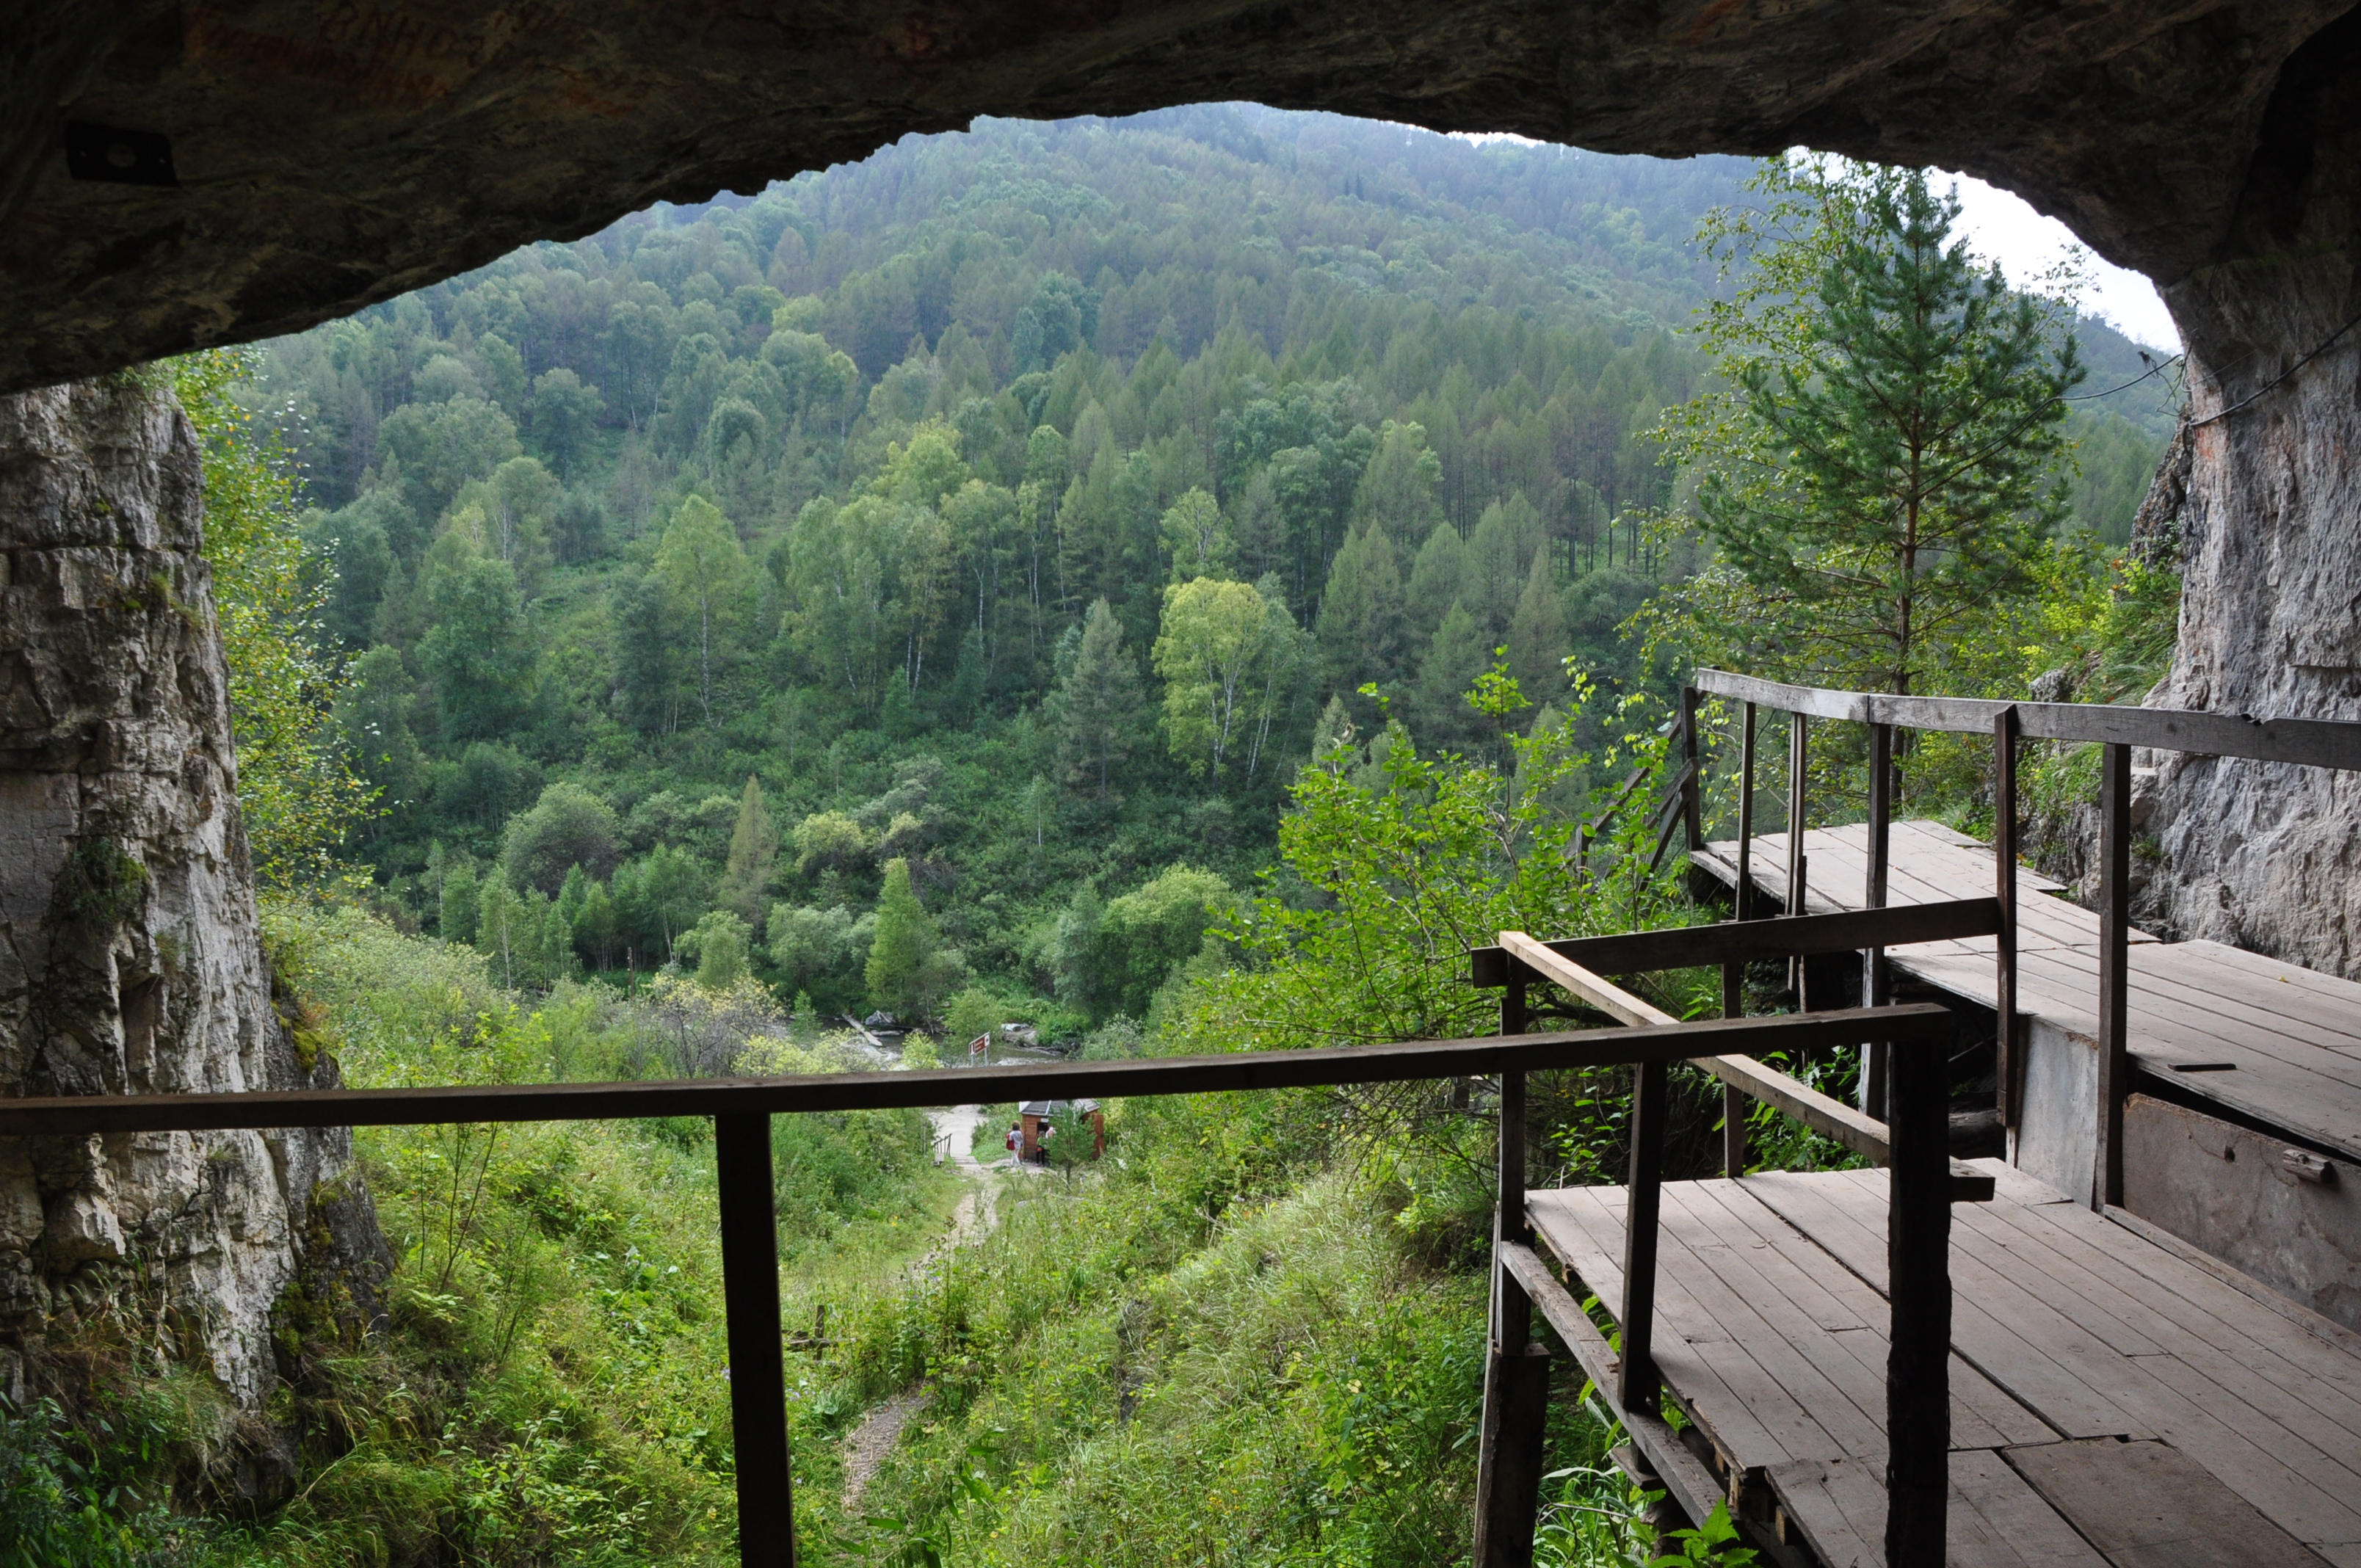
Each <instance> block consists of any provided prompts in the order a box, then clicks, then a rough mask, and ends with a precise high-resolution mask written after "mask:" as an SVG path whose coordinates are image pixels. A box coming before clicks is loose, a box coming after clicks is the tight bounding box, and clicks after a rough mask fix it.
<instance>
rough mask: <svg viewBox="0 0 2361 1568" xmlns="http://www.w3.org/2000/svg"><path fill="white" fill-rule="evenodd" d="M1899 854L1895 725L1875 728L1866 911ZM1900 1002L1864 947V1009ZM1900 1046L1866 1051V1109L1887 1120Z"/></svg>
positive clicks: (1876, 955)
mask: <svg viewBox="0 0 2361 1568" xmlns="http://www.w3.org/2000/svg"><path fill="white" fill-rule="evenodd" d="M1893 854H1894V726H1892V725H1891V724H1872V725H1871V726H1870V727H1869V878H1868V883H1869V885H1868V887H1867V888H1866V889H1865V890H1864V892H1863V894H1862V898H1863V905H1862V906H1863V907H1864V908H1869V909H1883V908H1884V907H1885V884H1886V880H1887V876H1888V872H1889V868H1890V867H1891V865H1892V862H1893ZM1893 1000H1894V996H1893V982H1892V979H1891V976H1890V975H1889V974H1888V972H1887V970H1886V966H1885V949H1884V948H1864V949H1863V950H1862V952H1861V1005H1862V1006H1863V1007H1883V1006H1884V1005H1885V1004H1886V1003H1889V1002H1891V1001H1893ZM1893 1054H1894V1047H1892V1046H1890V1045H1888V1044H1885V1043H1883V1042H1882V1041H1880V1042H1876V1043H1872V1044H1871V1045H1866V1046H1863V1047H1861V1109H1862V1110H1864V1111H1866V1112H1868V1113H1870V1114H1871V1115H1872V1116H1876V1117H1880V1118H1883V1117H1886V1116H1887V1115H1888V1114H1889V1112H1888V1108H1887V1105H1886V1100H1887V1084H1888V1083H1889V1081H1890V1077H1889V1074H1890V1072H1891V1068H1890V1062H1891V1058H1892V1057H1893Z"/></svg>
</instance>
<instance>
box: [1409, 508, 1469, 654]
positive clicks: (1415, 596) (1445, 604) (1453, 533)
mask: <svg viewBox="0 0 2361 1568" xmlns="http://www.w3.org/2000/svg"><path fill="white" fill-rule="evenodd" d="M1465 555H1466V548H1465V546H1464V545H1463V544H1462V543H1461V541H1460V538H1459V531H1458V530H1457V529H1455V528H1454V527H1452V526H1451V525H1450V524H1449V523H1447V522H1446V523H1444V524H1443V525H1442V526H1441V527H1439V528H1437V529H1436V530H1435V531H1434V532H1433V533H1430V534H1428V535H1427V536H1426V543H1424V544H1422V545H1421V546H1419V552H1418V559H1417V560H1416V561H1415V562H1414V563H1412V564H1411V569H1410V591H1409V593H1408V595H1407V596H1406V602H1407V606H1408V609H1409V611H1410V625H1411V633H1412V635H1414V636H1418V637H1426V636H1431V635H1433V631H1434V629H1435V628H1436V627H1438V626H1440V625H1442V624H1443V618H1444V614H1445V613H1446V612H1448V611H1449V610H1450V609H1451V601H1452V600H1454V599H1455V598H1458V597H1459V591H1460V576H1461V573H1462V570H1463V557H1464V556H1465Z"/></svg>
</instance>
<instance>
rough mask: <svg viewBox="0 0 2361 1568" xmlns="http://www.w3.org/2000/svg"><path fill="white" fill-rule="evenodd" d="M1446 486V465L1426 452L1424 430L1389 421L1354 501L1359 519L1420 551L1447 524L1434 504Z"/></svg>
mask: <svg viewBox="0 0 2361 1568" xmlns="http://www.w3.org/2000/svg"><path fill="white" fill-rule="evenodd" d="M1442 486H1443V463H1442V460H1441V459H1440V458H1438V457H1436V456H1435V455H1434V454H1433V452H1431V451H1429V450H1428V449H1427V444H1426V429H1425V427H1424V426H1422V425H1419V424H1415V423H1405V424H1397V423H1395V422H1393V421H1392V420H1388V421H1386V424H1385V428H1384V429H1383V430H1381V431H1379V432H1378V450H1377V455H1375V456H1374V457H1372V458H1370V459H1369V466H1368V468H1367V470H1366V471H1365V472H1364V473H1363V474H1362V475H1361V484H1360V488H1359V489H1358V490H1357V491H1356V493H1355V495H1354V497H1353V510H1354V514H1355V517H1356V520H1357V521H1360V522H1362V523H1364V524H1370V523H1374V524H1375V525H1376V526H1377V527H1378V528H1379V529H1381V530H1383V531H1384V532H1386V533H1388V534H1389V535H1390V536H1391V537H1392V538H1393V539H1394V540H1396V541H1397V542H1398V543H1400V544H1401V545H1403V546H1404V547H1405V548H1408V549H1411V550H1415V549H1417V548H1418V547H1419V546H1420V545H1422V544H1423V543H1426V535H1427V532H1428V530H1430V529H1432V528H1433V526H1434V525H1435V524H1436V523H1437V522H1439V521H1442V519H1443V508H1442V506H1441V504H1440V503H1438V502H1437V501H1436V499H1435V492H1436V491H1437V490H1439V489H1440V488H1442Z"/></svg>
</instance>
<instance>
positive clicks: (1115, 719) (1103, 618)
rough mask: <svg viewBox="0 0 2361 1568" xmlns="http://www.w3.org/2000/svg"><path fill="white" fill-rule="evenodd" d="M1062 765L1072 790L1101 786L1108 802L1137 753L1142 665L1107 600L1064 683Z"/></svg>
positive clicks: (1087, 624)
mask: <svg viewBox="0 0 2361 1568" xmlns="http://www.w3.org/2000/svg"><path fill="white" fill-rule="evenodd" d="M1057 703H1058V708H1059V715H1060V726H1059V737H1058V740H1059V745H1058V751H1059V761H1060V765H1061V766H1062V767H1063V769H1064V771H1065V775H1066V783H1067V784H1068V785H1069V786H1081V785H1085V784H1095V785H1096V787H1097V790H1098V797H1099V799H1101V800H1104V799H1106V798H1107V792H1108V790H1109V788H1110V787H1111V786H1112V784H1113V783H1114V779H1115V770H1116V769H1117V768H1118V767H1120V766H1121V765H1122V764H1123V762H1124V761H1125V760H1126V758H1128V757H1129V756H1130V755H1131V748H1132V740H1133V737H1134V734H1135V732H1136V730H1137V727H1138V722H1139V705H1140V681H1139V666H1138V664H1137V662H1135V661H1134V660H1133V658H1132V656H1131V654H1130V653H1129V652H1127V651H1126V649H1125V647H1124V645H1123V624H1122V622H1120V621H1118V620H1115V610H1114V609H1112V608H1111V607H1110V606H1109V605H1108V604H1107V601H1106V600H1104V599H1100V600H1098V601H1096V602H1095V603H1093V605H1092V606H1091V613H1090V615H1089V617H1088V618H1087V619H1086V620H1084V621H1083V622H1082V639H1081V641H1080V642H1079V643H1077V644H1076V646H1075V650H1074V664H1073V668H1072V669H1071V671H1069V672H1068V673H1067V674H1066V678H1065V679H1064V680H1062V681H1060V683H1059V685H1058V696H1057Z"/></svg>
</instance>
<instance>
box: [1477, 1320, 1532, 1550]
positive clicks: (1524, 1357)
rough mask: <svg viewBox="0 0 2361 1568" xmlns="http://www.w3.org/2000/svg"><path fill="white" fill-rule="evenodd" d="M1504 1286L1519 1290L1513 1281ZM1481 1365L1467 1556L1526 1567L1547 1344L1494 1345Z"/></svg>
mask: <svg viewBox="0 0 2361 1568" xmlns="http://www.w3.org/2000/svg"><path fill="white" fill-rule="evenodd" d="M1508 1288H1510V1289H1512V1290H1516V1291H1518V1292H1519V1294H1522V1293H1523V1288H1522V1287H1521V1286H1520V1285H1518V1284H1516V1283H1515V1281H1514V1280H1510V1281H1509V1284H1508ZM1549 1380H1550V1353H1549V1346H1547V1345H1544V1344H1526V1345H1522V1346H1520V1347H1519V1348H1517V1349H1515V1350H1513V1351H1512V1350H1509V1349H1506V1348H1504V1347H1501V1346H1499V1345H1495V1346H1494V1347H1493V1349H1492V1353H1491V1354H1490V1356H1489V1357H1488V1367H1487V1371H1486V1385H1487V1386H1486V1394H1487V1397H1486V1398H1485V1401H1484V1429H1483V1433H1482V1436H1481V1439H1480V1442H1479V1447H1478V1449H1477V1471H1478V1473H1479V1478H1478V1480H1477V1499H1478V1501H1477V1519H1476V1550H1475V1552H1474V1554H1473V1562H1474V1563H1475V1568H1532V1561H1533V1527H1534V1525H1535V1524H1536V1523H1537V1522H1538V1516H1539V1514H1540V1512H1541V1494H1542V1439H1543V1431H1544V1429H1545V1428H1546V1426H1547V1425H1548V1421H1549ZM1496 1395H1497V1397H1494V1396H1496Z"/></svg>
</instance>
